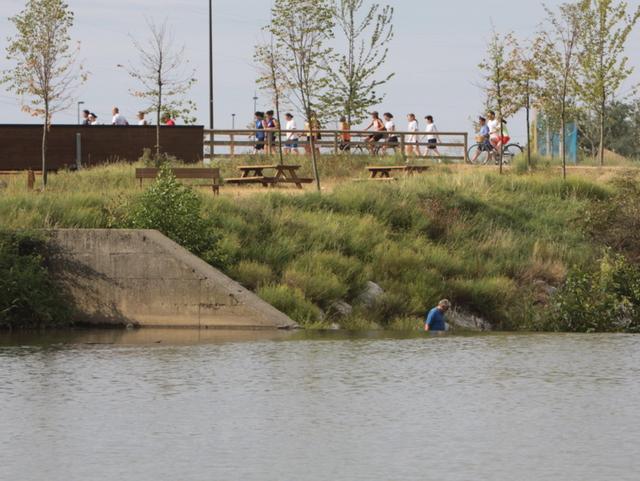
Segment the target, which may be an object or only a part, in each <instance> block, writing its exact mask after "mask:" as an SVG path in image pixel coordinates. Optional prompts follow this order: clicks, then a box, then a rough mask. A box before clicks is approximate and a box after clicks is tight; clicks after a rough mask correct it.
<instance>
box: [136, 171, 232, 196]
mask: <svg viewBox="0 0 640 481" xmlns="http://www.w3.org/2000/svg"><path fill="white" fill-rule="evenodd" d="M171 172H172V173H173V175H174V176H175V177H176V179H196V180H207V181H209V182H208V183H207V184H205V185H206V186H207V187H211V190H212V191H213V193H214V194H215V195H218V194H219V193H220V169H218V168H215V169H212V168H209V167H207V168H194V167H187V168H172V169H171ZM159 173H160V169H158V168H155V167H146V168H141V169H136V179H139V180H140V187H142V181H143V180H144V179H156V178H157V177H158V174H159Z"/></svg>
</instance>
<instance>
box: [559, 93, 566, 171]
mask: <svg viewBox="0 0 640 481" xmlns="http://www.w3.org/2000/svg"><path fill="white" fill-rule="evenodd" d="M565 116H566V105H565V101H564V100H563V101H562V115H561V118H560V129H561V131H560V144H561V145H560V150H561V152H560V155H561V156H562V178H563V179H564V180H567V152H566V150H567V149H566V148H565V141H566V140H567V139H566V134H567V126H566V119H565Z"/></svg>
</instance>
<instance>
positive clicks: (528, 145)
mask: <svg viewBox="0 0 640 481" xmlns="http://www.w3.org/2000/svg"><path fill="white" fill-rule="evenodd" d="M526 111H527V170H531V120H530V111H531V108H530V107H529V96H528V95H527V109H526Z"/></svg>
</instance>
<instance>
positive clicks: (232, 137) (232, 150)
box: [229, 134, 236, 159]
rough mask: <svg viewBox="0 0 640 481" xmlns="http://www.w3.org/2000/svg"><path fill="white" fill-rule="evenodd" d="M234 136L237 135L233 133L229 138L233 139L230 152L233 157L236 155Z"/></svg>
mask: <svg viewBox="0 0 640 481" xmlns="http://www.w3.org/2000/svg"><path fill="white" fill-rule="evenodd" d="M234 137H235V136H234V135H233V134H231V135H230V136H229V138H230V140H231V148H230V154H231V158H232V159H233V158H234V157H235V155H236V149H235V144H234V142H233V140H234Z"/></svg>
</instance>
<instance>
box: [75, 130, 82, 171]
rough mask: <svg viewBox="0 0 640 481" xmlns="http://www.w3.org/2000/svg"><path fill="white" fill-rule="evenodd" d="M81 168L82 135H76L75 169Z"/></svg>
mask: <svg viewBox="0 0 640 481" xmlns="http://www.w3.org/2000/svg"><path fill="white" fill-rule="evenodd" d="M81 168H82V134H81V133H79V132H78V133H76V169H78V170H80V169H81Z"/></svg>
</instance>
